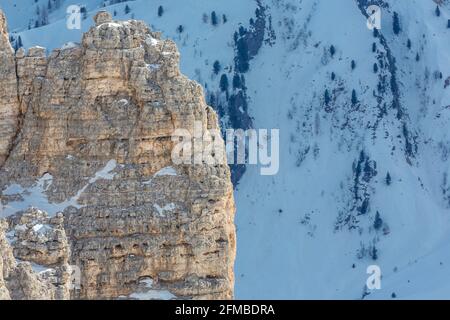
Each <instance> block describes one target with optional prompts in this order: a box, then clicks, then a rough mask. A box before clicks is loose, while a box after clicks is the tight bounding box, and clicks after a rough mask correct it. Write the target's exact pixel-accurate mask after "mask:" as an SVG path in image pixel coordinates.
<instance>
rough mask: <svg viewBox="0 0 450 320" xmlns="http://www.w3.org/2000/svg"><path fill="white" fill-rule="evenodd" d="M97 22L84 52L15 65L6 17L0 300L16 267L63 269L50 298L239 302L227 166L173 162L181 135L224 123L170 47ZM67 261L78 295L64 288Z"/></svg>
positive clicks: (37, 54) (130, 28)
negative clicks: (77, 283) (176, 137)
mask: <svg viewBox="0 0 450 320" xmlns="http://www.w3.org/2000/svg"><path fill="white" fill-rule="evenodd" d="M95 19H96V26H95V27H93V28H91V30H89V32H87V33H86V34H85V35H84V37H83V39H82V43H81V45H71V46H67V47H66V48H63V49H60V50H55V51H53V52H52V53H51V55H50V56H49V57H46V54H45V49H43V48H31V49H30V50H29V51H28V52H27V53H25V52H24V51H23V50H22V49H20V50H19V51H18V52H17V53H16V54H15V56H14V55H13V52H12V49H11V46H10V44H9V42H8V35H7V33H6V25H5V19H4V17H3V14H0V59H1V64H0V86H1V88H2V90H1V92H0V190H2V191H1V201H2V203H1V204H0V210H1V211H0V218H1V217H2V216H3V217H7V216H8V218H7V219H6V220H7V221H6V222H3V225H4V227H3V229H4V231H5V233H7V234H9V236H10V241H3V242H2V238H1V237H0V249H1V253H2V254H1V256H2V258H0V267H1V265H2V263H3V275H2V273H1V272H0V298H6V297H8V295H9V296H10V297H11V298H14V297H13V294H15V293H14V292H16V291H17V290H15V289H14V286H13V285H12V282H13V279H12V278H11V276H10V272H9V269H11V268H12V269H14V268H15V269H17V268H18V266H22V267H24V266H23V265H25V266H26V264H27V263H26V262H19V263H17V261H15V260H17V259H20V261H24V260H25V261H29V262H32V263H35V264H36V263H37V264H39V265H43V266H46V267H50V268H53V269H54V270H56V271H55V272H56V273H58V272H59V273H58V277H56V279H57V281H56V282H55V281H54V279H53V284H50V286H53V287H51V289H52V290H53V291H54V290H55V288H57V289H58V290H59V291H58V290H56V291H57V293H53V294H50V296H49V298H66V297H67V293H66V291H67V290H69V291H70V292H69V293H70V295H71V297H72V298H118V297H121V298H127V297H128V298H139V297H169V298H194V299H200V298H212V299H223V298H231V297H232V295H233V283H234V277H233V264H234V256H235V230H234V222H233V220H234V201H233V193H232V192H233V190H232V185H231V182H230V173H229V169H228V166H227V165H226V161H225V160H223V161H221V163H219V164H207V163H203V164H195V165H188V164H185V165H176V164H174V163H173V161H172V156H171V153H172V150H173V148H174V144H175V143H176V142H174V141H172V136H173V133H174V131H175V130H176V129H186V130H187V131H189V132H191V133H193V131H194V124H197V123H200V125H201V127H202V130H206V129H217V128H218V122H217V119H216V115H215V113H214V111H213V110H212V109H211V108H210V107H208V106H207V105H206V103H205V101H204V98H203V91H202V88H201V87H200V86H199V85H198V84H197V83H195V82H193V81H190V80H189V79H187V78H186V77H184V76H183V75H181V74H180V72H179V67H178V59H179V53H178V50H177V48H176V45H175V44H174V42H172V41H170V40H162V39H161V38H160V35H159V34H158V33H155V32H152V31H150V30H149V28H148V27H147V26H146V25H145V24H144V23H143V22H140V21H134V20H132V21H126V22H117V21H112V20H111V16H110V15H109V14H107V13H104V12H101V13H99V14H97V16H96V18H95ZM220 139H221V138H220ZM219 143H220V144H221V145H223V141H222V140H220V141H219ZM30 206H32V207H35V209H30V208H29V207H30ZM33 212H34V213H33ZM36 212H40V213H36ZM30 214H32V215H33V219H28V220H26V217H27V215H28V216H29V215H30ZM47 214H48V215H49V216H47ZM24 217H25V218H24ZM21 219H22V220H23V219H25V222H23V221H22V222H20V221H21ZM39 219H41V220H39ZM42 219H44V220H42ZM54 219H57V221H54ZM18 221H19V222H18ZM36 225H39V226H41V225H44V226H48V225H49V226H50V227H49V230H47V231H48V232H47V231H46V233H45V234H44V236H45V239H47V240H48V241H45V239H44V240H42V239H41V240H39V237H37V236H36V234H38V233H39V232H40V231H39V230H40V229H39V228H37V227H36ZM24 226H25V227H24ZM24 228H25V233H23V229H24ZM36 229H38V230H37V231H36ZM27 230H29V232H28V231H27ZM19 231H20V232H19ZM27 232H28V233H27ZM55 233H56V234H57V235H55ZM0 234H1V230H0ZM0 236H1V235H0ZM21 237H22V238H21ZM23 237H25V238H23ZM36 237H37V238H36ZM55 237H56V238H57V241H56V240H55ZM3 238H4V235H3ZM19 240H20V241H19ZM39 241H41V242H39ZM9 243H10V244H9ZM23 243H25V244H26V245H21V244H23ZM50 243H51V244H52V246H53V247H51V248H49V245H50ZM55 243H56V244H55ZM64 243H67V245H66V246H65V245H64ZM38 244H39V246H37V245H38ZM55 245H56V247H54V246H55ZM6 252H8V253H9V254H8V255H6V254H5V253H6ZM5 257H9V258H6V259H5ZM2 259H3V261H2ZM9 265H12V266H11V267H8V266H9ZM67 265H72V266H75V268H79V269H80V271H81V277H80V281H81V283H80V286H79V288H75V289H73V290H70V288H69V289H67V283H66V282H67V281H66V280H67V279H66V278H67V276H70V267H68V266H67ZM5 266H6V267H5ZM0 271H1V268H0ZM28 271H30V270H28ZM31 274H32V273H31ZM32 275H33V274H32ZM2 276H3V277H2ZM34 276H35V277H41V278H42V274H41V273H39V274H37V275H36V274H34ZM38 280H41V282H40V283H41V284H42V283H46V282H45V279H44V280H42V279H38ZM47 282H48V281H47ZM61 288H63V289H61ZM2 294H3V295H2ZM18 298H37V297H36V296H33V295H28V296H27V295H25V294H22V296H18Z"/></svg>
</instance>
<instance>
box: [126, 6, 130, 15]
mask: <svg viewBox="0 0 450 320" xmlns="http://www.w3.org/2000/svg"><path fill="white" fill-rule="evenodd" d="M130 12H131V9H130V7H129V6H128V5H126V6H125V14H129V13H130Z"/></svg>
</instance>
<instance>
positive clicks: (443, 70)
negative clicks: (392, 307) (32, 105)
mask: <svg viewBox="0 0 450 320" xmlns="http://www.w3.org/2000/svg"><path fill="white" fill-rule="evenodd" d="M38 2H42V4H44V3H46V1H44V0H38ZM105 2H106V3H108V1H100V0H98V1H89V2H86V3H87V6H86V7H87V14H86V16H87V17H86V19H85V20H83V21H82V28H81V30H68V29H67V28H66V17H65V16H66V15H65V9H66V8H67V6H68V5H69V4H72V3H79V1H70V0H66V1H63V2H62V4H61V7H60V9H58V10H54V11H53V12H51V13H50V14H49V24H48V25H45V26H42V27H38V28H31V29H30V30H28V26H29V25H30V21H33V19H35V16H36V12H35V8H34V9H32V8H31V9H30V7H29V4H28V3H27V4H25V1H20V0H17V1H7V0H0V6H1V7H2V8H3V9H4V10H5V12H6V14H7V17H8V19H9V23H10V26H11V30H12V31H14V32H13V36H14V37H15V39H18V36H19V35H20V37H21V41H22V43H23V45H24V46H25V47H29V46H33V45H40V46H44V47H46V48H48V49H53V48H56V47H59V46H61V45H63V44H64V43H66V42H69V41H73V42H79V39H80V37H81V34H82V32H84V31H85V30H87V29H88V28H89V26H90V25H91V21H92V19H91V17H92V15H93V14H94V13H95V12H96V10H97V9H98V8H99V7H101V6H103V3H105ZM437 2H439V3H440V6H439V8H440V9H439V13H440V14H439V16H437V13H436V6H437V4H436V2H435V1H433V0H389V1H386V0H385V1H382V0H377V1H366V0H327V1H324V0H296V1H294V0H260V1H250V0H247V1H238V0H230V1H226V2H225V1H210V0H201V1H200V0H196V1H181V0H165V1H160V3H159V2H158V1H148V0H147V1H146V0H136V1H127V2H124V3H118V4H114V5H108V4H107V5H106V7H105V9H106V10H108V11H110V12H111V13H113V14H114V12H115V19H129V18H132V17H134V18H135V19H142V20H145V21H146V22H148V23H149V25H151V26H152V29H155V30H161V31H162V32H163V34H164V36H165V37H171V38H173V39H174V40H175V41H176V42H177V44H178V46H179V48H180V51H181V69H182V71H183V72H184V73H186V74H187V75H188V76H190V77H191V78H193V79H196V80H197V81H199V82H200V83H201V84H202V85H204V86H205V87H206V89H207V92H208V101H210V102H211V103H212V104H213V105H214V106H215V107H216V108H217V109H218V110H219V113H220V114H221V115H222V124H223V126H225V127H229V126H232V127H235V128H239V127H242V128H244V129H245V128H247V127H248V126H250V125H251V126H253V127H254V128H265V129H271V128H277V129H280V170H279V172H278V174H276V175H274V176H261V175H260V170H259V168H258V167H257V166H252V165H249V166H247V171H246V173H245V174H244V175H243V177H242V178H241V179H240V181H239V184H238V185H237V187H236V192H235V197H236V206H237V213H236V223H237V231H238V240H237V249H238V256H237V261H236V268H235V271H236V298H251V299H252V298H288V299H295V298H339V299H360V298H365V299H369V298H375V299H378V298H391V297H392V296H393V295H392V294H393V293H395V294H394V296H395V297H397V298H450V284H449V282H448V281H445V279H446V275H447V274H448V271H449V268H450V254H449V253H448V246H449V245H450V185H449V184H450V181H449V179H450V178H449V177H448V174H449V169H450V168H449V164H450V162H449V155H450V132H449V129H448V128H449V121H450V78H449V77H450V41H449V40H450V28H448V27H447V24H448V19H450V3H449V1H447V0H444V1H437ZM372 3H375V4H378V5H379V6H380V7H381V8H382V20H381V21H382V28H381V30H380V32H379V33H378V34H375V35H374V33H373V31H371V30H369V29H368V28H367V26H366V16H365V15H364V14H365V8H366V7H367V6H368V5H369V4H372ZM127 5H128V6H129V8H130V12H129V13H127V14H126V13H125V6H127ZM160 5H161V6H163V8H164V12H163V14H162V15H161V16H159V15H158V7H159V6H160ZM257 9H258V10H257ZM213 11H214V12H215V13H216V16H217V17H219V18H218V23H217V25H213V24H212V23H211V14H212V12H213ZM394 12H395V13H397V15H398V17H399V27H400V28H399V29H400V30H395V31H399V32H394V28H393V25H394V22H393V17H394ZM223 15H225V19H223ZM250 19H252V21H250ZM179 26H182V28H181V29H182V32H180V30H181V29H180V28H179ZM236 32H237V33H236ZM262 32H263V33H264V35H263V37H262V36H261V33H262ZM396 33H398V34H396ZM241 39H245V46H247V47H245V49H246V50H245V54H244V58H243V57H242V55H243V54H242V50H240V49H242V47H240V46H239V40H241ZM241 44H242V43H241ZM260 46H261V47H260ZM246 55H247V56H248V59H247V57H246ZM216 60H217V61H218V62H219V64H220V68H219V71H218V72H214V67H213V65H214V62H215V61H216ZM242 60H244V61H243V62H244V63H245V62H246V61H247V60H249V69H248V71H247V70H246V68H245V67H242V65H241V64H240V63H242ZM216 73H217V74H216ZM222 74H226V75H227V77H228V79H229V81H230V83H231V82H232V79H233V78H234V77H235V75H236V74H237V75H238V76H239V78H240V79H244V78H245V85H241V86H240V87H239V86H238V87H237V88H231V87H232V85H231V84H230V89H229V90H228V91H229V93H228V94H227V93H226V92H223V91H222V90H221V89H220V78H221V75H222ZM447 79H449V80H447ZM446 81H447V82H448V84H446ZM239 93H240V94H241V95H238V94H239ZM236 97H241V98H243V100H244V102H241V104H239V105H237V104H236V102H235V101H234V100H238V99H235V98H236ZM233 99H234V100H233ZM230 100H233V103H230V102H229V101H230ZM239 106H243V107H244V108H242V110H241V109H239ZM247 106H248V109H247ZM248 114H249V115H250V116H251V117H252V121H250V120H249V118H248ZM243 119H244V120H243ZM369 265H378V266H379V267H380V269H381V272H382V281H381V290H368V289H367V288H365V285H366V280H367V278H368V276H369V275H368V274H367V273H366V269H367V267H368V266H369Z"/></svg>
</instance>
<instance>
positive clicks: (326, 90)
mask: <svg viewBox="0 0 450 320" xmlns="http://www.w3.org/2000/svg"><path fill="white" fill-rule="evenodd" d="M323 98H324V101H325V105H326V106H327V105H328V104H329V103H330V101H331V98H330V93H329V92H328V89H325V94H324V97H323Z"/></svg>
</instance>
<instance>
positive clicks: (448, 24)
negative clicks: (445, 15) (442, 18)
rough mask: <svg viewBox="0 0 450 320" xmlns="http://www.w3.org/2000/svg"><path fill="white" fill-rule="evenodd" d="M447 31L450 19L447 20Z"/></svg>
mask: <svg viewBox="0 0 450 320" xmlns="http://www.w3.org/2000/svg"><path fill="white" fill-rule="evenodd" d="M447 29H450V19H448V20H447Z"/></svg>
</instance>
